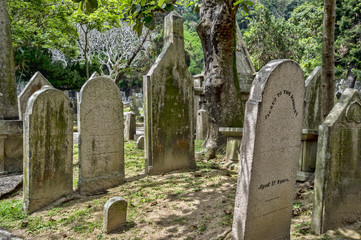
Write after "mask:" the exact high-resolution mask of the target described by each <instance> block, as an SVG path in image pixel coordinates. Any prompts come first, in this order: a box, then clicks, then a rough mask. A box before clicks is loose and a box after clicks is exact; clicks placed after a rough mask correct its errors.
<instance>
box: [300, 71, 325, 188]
mask: <svg viewBox="0 0 361 240" xmlns="http://www.w3.org/2000/svg"><path fill="white" fill-rule="evenodd" d="M321 77H322V76H321V67H316V68H315V69H314V70H313V71H312V73H311V74H310V76H309V77H308V78H307V79H306V82H305V85H306V92H305V114H304V118H303V129H302V144H301V154H300V160H299V161H300V163H299V172H298V173H297V180H299V181H305V180H306V179H307V178H308V177H309V176H310V175H311V174H312V173H313V172H314V170H315V167H316V155H317V138H318V126H319V125H320V124H321V123H322V120H321Z"/></svg>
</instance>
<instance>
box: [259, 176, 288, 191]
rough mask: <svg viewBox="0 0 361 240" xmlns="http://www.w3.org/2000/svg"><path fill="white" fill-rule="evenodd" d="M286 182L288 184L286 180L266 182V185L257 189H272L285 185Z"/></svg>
mask: <svg viewBox="0 0 361 240" xmlns="http://www.w3.org/2000/svg"><path fill="white" fill-rule="evenodd" d="M286 182H289V180H288V178H284V179H278V180H275V181H271V182H268V183H266V184H261V185H260V186H259V187H258V189H259V190H263V189H266V188H269V187H273V186H276V185H281V184H283V183H286Z"/></svg>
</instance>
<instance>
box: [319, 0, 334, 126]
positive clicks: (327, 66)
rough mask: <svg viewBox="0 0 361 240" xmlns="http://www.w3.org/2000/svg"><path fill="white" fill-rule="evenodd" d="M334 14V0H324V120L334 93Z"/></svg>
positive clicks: (331, 105)
mask: <svg viewBox="0 0 361 240" xmlns="http://www.w3.org/2000/svg"><path fill="white" fill-rule="evenodd" d="M335 16H336V0H324V16H323V37H322V85H321V88H322V90H321V99H322V104H321V106H322V107H321V118H322V121H324V120H325V119H326V117H327V115H328V114H329V112H330V111H331V109H332V107H333V105H334V94H335V58H334V52H335V46H334V41H335Z"/></svg>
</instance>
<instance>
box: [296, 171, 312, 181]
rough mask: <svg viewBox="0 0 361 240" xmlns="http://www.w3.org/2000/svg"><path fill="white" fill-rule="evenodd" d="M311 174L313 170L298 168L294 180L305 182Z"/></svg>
mask: <svg viewBox="0 0 361 240" xmlns="http://www.w3.org/2000/svg"><path fill="white" fill-rule="evenodd" d="M312 174H313V172H304V171H300V170H298V171H297V178H296V180H297V181H298V182H306V181H307V179H309V177H311V175H312Z"/></svg>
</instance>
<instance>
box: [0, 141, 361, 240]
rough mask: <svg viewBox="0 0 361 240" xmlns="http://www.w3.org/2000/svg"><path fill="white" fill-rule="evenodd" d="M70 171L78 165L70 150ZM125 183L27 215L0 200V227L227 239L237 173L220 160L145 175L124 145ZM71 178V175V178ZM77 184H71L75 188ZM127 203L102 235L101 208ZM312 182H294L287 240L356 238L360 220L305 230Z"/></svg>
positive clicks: (33, 235) (28, 235)
mask: <svg viewBox="0 0 361 240" xmlns="http://www.w3.org/2000/svg"><path fill="white" fill-rule="evenodd" d="M74 152H75V155H74V162H75V165H74V166H75V167H74V169H75V172H76V166H77V164H76V163H77V155H76V149H75V150H74ZM125 152H126V153H127V155H126V159H125V162H126V163H125V166H126V182H125V183H124V184H122V185H120V186H118V187H115V188H112V189H109V191H108V193H106V194H102V195H96V196H88V197H79V195H76V194H75V195H74V196H75V199H74V200H71V201H68V202H65V203H62V204H60V205H58V206H52V207H49V208H48V209H45V210H43V211H39V212H36V213H34V214H32V215H30V216H25V215H24V214H23V213H22V209H21V205H22V192H21V191H19V192H17V193H15V194H13V195H12V196H10V197H9V198H6V199H2V200H0V228H4V229H6V230H9V231H11V232H12V233H14V234H16V235H17V236H20V237H22V238H24V239H127V240H128V239H129V240H130V239H134V240H136V239H141V240H143V239H144V240H147V239H152V240H167V239H184V240H191V239H197V240H210V239H227V238H228V237H229V234H228V233H229V232H230V229H231V225H232V218H233V207H234V198H235V189H236V182H237V173H236V172H235V171H230V170H227V169H223V168H221V167H220V166H221V165H220V162H221V159H215V160H212V161H208V162H206V161H198V162H197V171H194V172H192V171H185V172H174V173H170V174H165V175H160V176H145V175H144V158H143V154H144V153H143V151H142V150H136V149H135V147H134V143H133V142H130V143H126V151H125ZM75 177H76V174H75ZM76 182H77V181H76V180H75V181H74V184H75V186H76ZM116 196H121V197H123V198H125V199H126V200H127V202H128V212H127V225H126V226H125V227H124V228H122V229H120V230H119V231H117V232H115V233H112V234H104V233H103V232H102V221H103V207H104V204H105V202H106V201H107V200H108V199H109V198H112V197H116ZM312 202H313V186H312V183H311V184H310V183H307V182H306V183H297V185H296V188H295V199H294V210H293V217H292V226H291V239H294V240H296V239H297V240H298V239H299V240H301V239H324V240H326V239H361V222H359V223H355V224H353V225H350V226H347V227H344V228H339V229H335V230H332V231H328V232H327V233H325V234H323V235H321V236H315V235H313V234H312V233H311V231H310V223H311V214H312ZM227 234H228V237H227Z"/></svg>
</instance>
